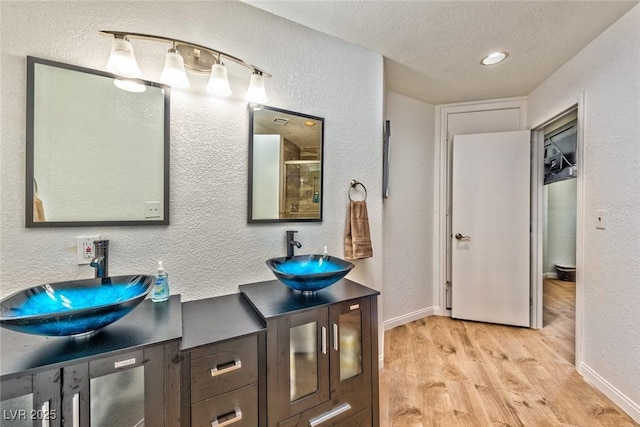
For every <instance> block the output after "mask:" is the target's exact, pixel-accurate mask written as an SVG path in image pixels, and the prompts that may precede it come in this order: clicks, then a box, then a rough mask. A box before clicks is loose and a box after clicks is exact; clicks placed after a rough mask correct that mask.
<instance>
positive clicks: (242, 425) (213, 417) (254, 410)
mask: <svg viewBox="0 0 640 427" xmlns="http://www.w3.org/2000/svg"><path fill="white" fill-rule="evenodd" d="M257 425H258V386H257V385H256V384H252V385H248V386H246V387H243V388H241V389H239V390H234V391H231V392H229V393H225V394H222V395H220V396H216V397H213V398H211V399H207V400H204V401H202V402H199V403H196V404H194V405H191V427H224V426H230V427H256V426H257Z"/></svg>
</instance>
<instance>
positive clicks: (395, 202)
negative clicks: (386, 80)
mask: <svg viewBox="0 0 640 427" xmlns="http://www.w3.org/2000/svg"><path fill="white" fill-rule="evenodd" d="M385 105H386V111H385V113H386V118H387V119H388V120H390V121H391V141H390V155H389V171H390V173H389V198H388V199H386V200H385V201H384V204H383V218H384V226H383V234H384V245H385V248H386V250H385V257H384V283H385V290H386V293H385V299H384V312H385V319H387V320H390V319H394V318H397V317H401V316H404V315H407V314H409V313H412V312H416V311H421V310H425V309H428V308H430V307H432V306H433V305H437V302H434V301H433V283H432V280H431V279H432V277H433V259H432V257H433V245H434V242H433V233H432V227H433V219H434V215H433V192H434V180H433V162H434V157H433V156H434V143H435V142H434V141H435V130H434V126H435V107H434V106H433V105H430V104H425V103H424V102H421V101H417V100H415V99H411V98H407V97H406V96H403V95H399V94H397V93H394V92H387V93H386V98H385ZM369 194H371V192H369Z"/></svg>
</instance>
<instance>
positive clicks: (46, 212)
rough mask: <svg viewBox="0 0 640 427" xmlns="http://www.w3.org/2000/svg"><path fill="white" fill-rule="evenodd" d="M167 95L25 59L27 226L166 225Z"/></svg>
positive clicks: (136, 83) (151, 86)
mask: <svg viewBox="0 0 640 427" xmlns="http://www.w3.org/2000/svg"><path fill="white" fill-rule="evenodd" d="M169 97H170V88H169V86H166V85H162V84H158V83H154V82H150V81H145V80H139V79H133V80H121V79H119V78H116V76H114V75H112V74H109V73H106V72H102V71H98V70H92V69H88V68H83V67H78V66H74V65H69V64H62V63H59V62H54V61H49V60H45V59H40V58H34V57H27V129H26V133H27V156H26V157H27V165H26V180H25V182H26V188H25V190H26V210H25V211H26V226H27V227H64V226H67V227H72V226H73V227H77V226H102V225H166V224H169V118H170V116H169V103H170V99H169Z"/></svg>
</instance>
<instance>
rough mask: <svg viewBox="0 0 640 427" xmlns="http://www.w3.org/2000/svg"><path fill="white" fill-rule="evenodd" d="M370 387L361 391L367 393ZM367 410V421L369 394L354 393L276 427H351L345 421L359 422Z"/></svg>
mask: <svg viewBox="0 0 640 427" xmlns="http://www.w3.org/2000/svg"><path fill="white" fill-rule="evenodd" d="M370 387H371V384H368V385H366V387H365V388H363V390H367V391H368V390H370ZM367 409H368V412H369V419H371V414H370V413H371V395H370V393H368V392H366V393H363V392H362V391H354V392H351V393H346V394H344V395H343V396H340V397H338V398H335V399H331V400H329V401H327V402H324V403H322V404H320V405H318V406H316V407H314V408H311V409H309V410H307V411H304V412H303V413H301V414H298V415H294V416H293V417H290V418H287V419H286V420H284V421H280V423H278V427H315V426H318V427H320V426H321V427H328V426H338V425H339V426H347V425H348V426H351V424H349V423H348V422H347V421H350V420H351V419H352V417H353V419H354V420H360V418H357V417H358V416H360V415H361V412H363V411H366V410H367ZM355 425H359V424H355Z"/></svg>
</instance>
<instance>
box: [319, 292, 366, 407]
mask: <svg viewBox="0 0 640 427" xmlns="http://www.w3.org/2000/svg"><path fill="white" fill-rule="evenodd" d="M370 304H371V301H370V300H369V299H366V298H363V299H358V300H351V301H345V302H343V303H340V304H334V305H332V306H331V307H329V328H330V330H331V343H330V344H331V356H330V368H329V370H330V373H331V375H330V378H331V398H335V397H337V396H340V395H343V394H345V393H348V392H351V391H354V390H362V389H363V387H365V386H368V385H369V384H370V383H371V357H372V356H371V320H370V314H369V313H370Z"/></svg>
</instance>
